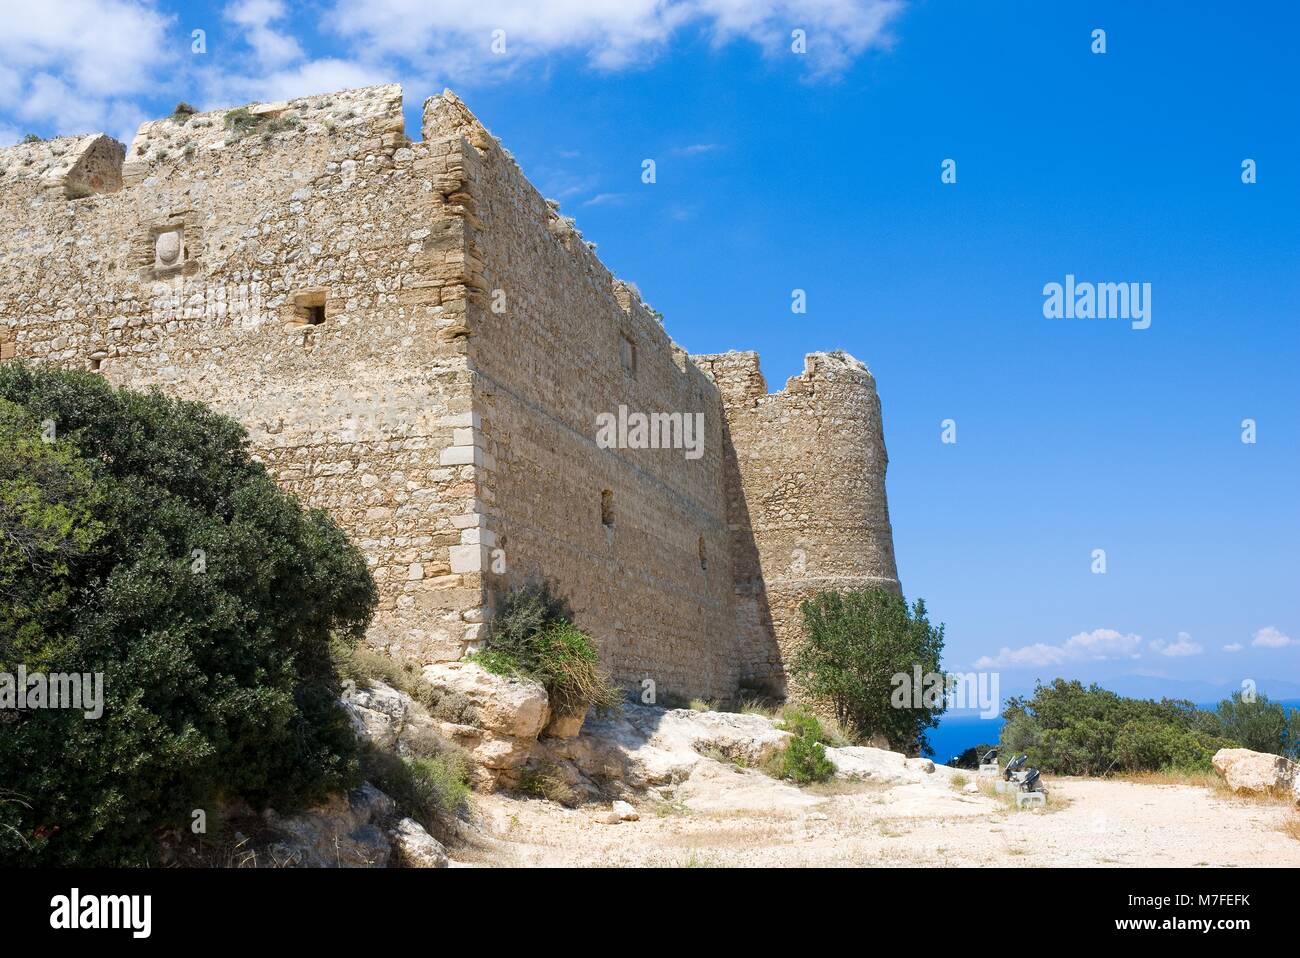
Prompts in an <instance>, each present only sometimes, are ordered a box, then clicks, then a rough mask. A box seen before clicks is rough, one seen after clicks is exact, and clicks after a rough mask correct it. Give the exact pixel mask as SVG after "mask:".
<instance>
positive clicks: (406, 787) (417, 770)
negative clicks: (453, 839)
mask: <svg viewBox="0 0 1300 958" xmlns="http://www.w3.org/2000/svg"><path fill="white" fill-rule="evenodd" d="M361 768H362V771H363V772H364V774H365V777H366V779H367V780H368V781H370V782H371V784H373V785H374V786H375V787H376V788H378V789H379V790H380V791H382V792H384V793H385V794H386V795H388V796H389V797H390V798H392V800H393V802H394V803H395V804H396V805H397V808H398V810H399V811H400V812H401V813H402V814H403V815H407V816H409V817H411V818H414V819H415V820H416V821H417V822H419V823H420V824H421V825H423V826H424V827H425V828H426V829H428V830H429V831H430V832H439V831H441V829H440V827H439V816H444V815H449V816H454V815H457V814H459V813H460V812H461V811H463V810H464V809H465V808H466V807H468V805H469V797H470V787H469V762H468V760H467V759H466V758H465V756H464V755H462V754H461V753H460V752H459V751H457V750H454V749H442V750H439V751H433V752H430V753H429V754H426V755H421V756H413V757H411V758H403V757H402V756H400V755H398V754H396V753H395V752H390V751H388V750H387V749H382V748H379V747H377V746H375V745H373V744H371V743H366V744H365V745H363V746H362V757H361Z"/></svg>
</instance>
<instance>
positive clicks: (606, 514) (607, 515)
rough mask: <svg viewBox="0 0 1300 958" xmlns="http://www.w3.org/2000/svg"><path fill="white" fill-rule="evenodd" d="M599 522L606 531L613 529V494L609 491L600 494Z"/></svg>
mask: <svg viewBox="0 0 1300 958" xmlns="http://www.w3.org/2000/svg"><path fill="white" fill-rule="evenodd" d="M600 522H601V525H603V526H604V527H605V528H606V529H612V528H614V493H613V491H612V490H610V489H606V490H604V491H603V492H602V493H601V494H600Z"/></svg>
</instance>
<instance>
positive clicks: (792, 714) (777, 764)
mask: <svg viewBox="0 0 1300 958" xmlns="http://www.w3.org/2000/svg"><path fill="white" fill-rule="evenodd" d="M779 727H780V728H781V729H783V730H784V731H787V732H789V733H791V735H792V736H793V737H792V738H791V739H790V740H789V741H788V742H787V743H786V744H785V747H784V748H782V749H781V750H780V751H779V752H777V753H776V755H775V756H773V758H772V760H771V761H770V762H769V763H768V768H767V770H768V772H769V773H770V774H772V775H774V776H775V777H777V778H788V779H791V780H792V781H794V782H797V783H798V784H800V785H809V784H811V783H813V782H824V781H826V780H827V779H828V778H830V777H831V776H832V775H834V774H835V765H834V764H833V763H832V762H831V760H830V759H828V758H827V757H826V746H825V744H824V743H825V742H826V739H827V735H826V731H825V729H823V728H822V723H821V720H820V719H818V718H817V716H816V715H814V714H813V713H812V712H809V711H807V710H806V709H800V708H787V709H786V710H785V712H784V713H783V714H782V722H781V724H780V726H779Z"/></svg>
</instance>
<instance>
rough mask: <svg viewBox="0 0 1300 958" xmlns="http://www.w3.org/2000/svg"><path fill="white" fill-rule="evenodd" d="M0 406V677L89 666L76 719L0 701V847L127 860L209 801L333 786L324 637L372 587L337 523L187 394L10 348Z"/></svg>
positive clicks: (26, 853)
mask: <svg viewBox="0 0 1300 958" xmlns="http://www.w3.org/2000/svg"><path fill="white" fill-rule="evenodd" d="M0 403H3V410H4V412H3V414H2V418H3V424H2V425H0V594H2V596H3V597H2V598H0V672H7V673H11V674H12V673H14V672H16V671H17V667H18V666H19V665H22V666H25V667H26V669H27V670H28V672H37V671H39V672H44V673H53V672H63V673H91V674H94V673H102V674H103V676H104V709H103V714H102V716H101V717H99V718H97V719H87V718H85V717H83V713H82V712H81V711H77V710H72V709H28V710H24V711H14V710H12V709H9V710H5V711H3V712H0V721H3V727H2V728H0V783H3V784H4V786H5V787H6V788H7V789H10V790H12V792H14V793H16V795H15V796H14V797H15V799H16V800H13V801H6V802H3V803H0V863H7V862H20V863H29V864H56V865H97V864H109V865H114V864H132V863H138V862H141V861H143V860H145V859H146V858H147V857H148V856H149V853H150V849H151V847H152V841H151V835H152V832H153V831H154V830H155V829H156V828H158V827H160V826H185V825H187V824H188V822H189V820H190V813H191V811H192V810H193V809H196V808H211V807H213V806H214V804H215V802H216V800H217V799H218V798H219V797H220V796H222V795H231V796H235V795H238V796H242V797H243V798H245V799H247V800H248V801H249V802H251V803H253V804H254V805H266V804H274V805H275V806H276V807H277V808H280V809H282V810H288V809H292V808H295V807H299V806H301V805H302V804H304V803H306V802H310V801H313V800H315V799H317V798H319V797H321V796H323V795H324V794H325V793H326V792H328V791H330V790H333V789H336V788H339V787H343V786H346V785H351V784H354V783H355V781H356V780H357V762H356V756H355V748H356V746H355V737H354V735H353V732H352V730H351V728H350V726H349V724H348V721H347V717H346V715H345V713H344V712H343V710H342V709H341V708H340V707H339V705H338V702H337V696H338V694H339V679H338V676H337V674H336V672H335V671H334V668H333V665H332V662H331V657H330V654H329V648H330V641H331V637H332V636H338V637H339V638H340V639H341V640H342V641H344V642H347V643H355V642H356V640H357V639H358V638H359V637H360V635H361V634H362V633H363V632H364V630H365V627H366V625H367V623H368V621H369V619H370V616H371V614H372V612H373V610H374V607H375V604H376V601H377V597H376V592H375V586H374V583H373V581H372V580H371V578H370V575H369V573H368V571H367V569H366V563H365V558H364V557H363V556H362V554H361V553H360V552H359V551H358V550H357V549H356V548H355V547H354V546H353V545H352V544H351V543H349V542H348V540H347V538H346V536H345V535H344V534H343V532H342V531H341V530H340V529H339V527H338V526H337V525H336V524H335V523H334V522H333V521H332V520H331V519H329V517H328V516H326V515H325V514H324V513H323V512H320V511H310V512H308V511H305V510H303V508H302V507H301V506H300V505H299V504H298V502H297V501H296V500H295V499H293V498H292V497H291V496H289V495H288V494H287V493H285V492H283V491H282V490H280V489H279V488H278V487H277V486H276V485H275V483H274V481H273V480H272V479H271V477H270V476H269V475H268V474H267V472H266V470H265V468H263V467H262V466H261V465H260V464H259V463H257V462H256V461H255V460H254V459H253V458H252V456H251V454H250V452H249V449H248V445H247V437H246V434H245V433H244V430H243V429H242V428H241V427H240V426H239V424H238V423H236V422H234V421H233V420H230V419H228V418H226V417H224V416H221V415H218V414H216V413H214V412H212V411H210V410H208V409H207V408H205V407H204V406H201V405H199V404H197V403H189V402H182V401H180V400H176V399H171V398H167V397H165V396H163V395H161V394H160V393H150V394H142V393H136V392H130V391H127V390H114V389H112V388H111V387H110V386H109V385H108V384H107V383H106V382H105V381H104V379H103V378H102V377H101V376H97V375H94V374H91V373H69V372H60V371H51V370H46V369H41V368H37V367H33V366H30V365H28V364H25V363H21V362H11V363H5V364H0ZM51 430H52V433H51ZM46 438H49V439H52V441H50V442H46V441H44V440H45V439H46ZM196 550H197V551H196Z"/></svg>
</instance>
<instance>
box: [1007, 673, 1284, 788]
mask: <svg viewBox="0 0 1300 958" xmlns="http://www.w3.org/2000/svg"><path fill="white" fill-rule="evenodd" d="M1260 698H1261V700H1262V701H1261V702H1259V703H1244V707H1243V703H1240V701H1239V696H1234V698H1233V699H1231V700H1228V701H1227V702H1224V703H1221V704H1220V706H1219V710H1218V711H1217V712H1210V711H1206V710H1203V709H1198V708H1196V706H1194V705H1193V704H1192V703H1191V702H1186V701H1182V700H1174V699H1163V700H1161V701H1158V702H1157V701H1152V700H1146V699H1130V698H1124V697H1123V696H1120V695H1117V694H1115V693H1114V692H1111V691H1109V690H1107V689H1103V688H1101V687H1099V686H1097V685H1090V686H1087V687H1085V686H1084V685H1083V684H1082V683H1080V682H1077V681H1070V682H1067V681H1066V680H1064V679H1056V680H1055V681H1053V682H1052V683H1051V684H1050V685H1042V684H1041V683H1040V684H1039V685H1038V686H1037V687H1036V688H1035V689H1034V694H1033V695H1032V696H1031V697H1030V698H1028V699H1026V698H1010V699H1008V700H1007V704H1006V708H1005V710H1004V711H1003V713H1002V714H1003V718H1004V719H1005V720H1006V721H1005V724H1004V725H1003V727H1002V740H1001V748H1002V752H1003V755H1004V756H1010V755H1012V754H1021V753H1023V754H1026V755H1028V756H1029V762H1030V764H1032V765H1036V766H1038V767H1039V768H1041V769H1042V770H1043V771H1047V772H1054V773H1056V774H1060V775H1104V774H1106V773H1108V772H1158V771H1170V770H1174V771H1206V770H1208V769H1209V768H1210V767H1211V766H1210V760H1211V759H1212V758H1213V757H1214V753H1215V752H1217V751H1218V750H1219V749H1221V748H1231V747H1234V746H1241V747H1248V748H1249V747H1255V748H1256V750H1257V751H1268V752H1275V753H1277V754H1284V751H1285V748H1286V745H1287V738H1286V735H1285V733H1286V730H1287V729H1288V721H1287V718H1286V715H1285V712H1284V711H1283V710H1282V708H1281V706H1277V705H1275V704H1272V703H1268V701H1267V699H1265V698H1263V697H1262V696H1261V697H1260ZM1244 730H1249V731H1254V732H1256V733H1259V734H1258V735H1257V737H1256V738H1254V739H1253V741H1254V745H1253V746H1249V745H1243V743H1242V741H1241V740H1240V739H1239V738H1236V737H1234V734H1233V733H1234V732H1235V733H1236V734H1238V735H1240V734H1243V731H1244Z"/></svg>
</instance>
